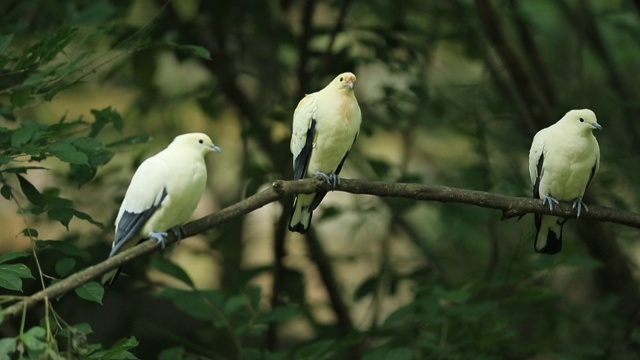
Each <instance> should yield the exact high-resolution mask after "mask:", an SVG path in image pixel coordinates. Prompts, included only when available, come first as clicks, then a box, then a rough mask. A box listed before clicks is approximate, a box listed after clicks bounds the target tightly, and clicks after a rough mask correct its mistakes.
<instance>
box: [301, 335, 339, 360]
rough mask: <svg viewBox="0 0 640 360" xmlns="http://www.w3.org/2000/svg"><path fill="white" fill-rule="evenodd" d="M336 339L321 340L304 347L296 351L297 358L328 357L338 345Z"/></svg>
mask: <svg viewBox="0 0 640 360" xmlns="http://www.w3.org/2000/svg"><path fill="white" fill-rule="evenodd" d="M336 343H337V342H336V340H321V341H316V342H314V343H312V344H310V345H307V346H304V347H302V348H301V349H300V350H298V351H297V352H296V358H300V359H320V358H327V355H329V354H331V353H332V352H333V351H332V350H333V348H334V347H335V345H336Z"/></svg>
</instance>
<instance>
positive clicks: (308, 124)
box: [291, 92, 318, 180]
mask: <svg viewBox="0 0 640 360" xmlns="http://www.w3.org/2000/svg"><path fill="white" fill-rule="evenodd" d="M317 94H318V93H317V92H316V93H313V94H309V95H307V96H305V97H304V98H302V100H300V102H299V103H298V107H296V110H295V111H294V113H293V129H292V133H291V153H292V154H293V172H294V174H293V178H294V179H296V180H298V179H302V178H304V177H305V176H306V175H307V168H308V166H309V159H310V158H311V153H312V151H313V141H314V140H315V133H316V115H317V109H318V102H317V99H316V95H317Z"/></svg>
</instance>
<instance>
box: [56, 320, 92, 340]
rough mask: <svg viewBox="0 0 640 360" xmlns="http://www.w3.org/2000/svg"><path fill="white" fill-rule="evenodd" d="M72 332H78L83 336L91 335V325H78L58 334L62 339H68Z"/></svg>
mask: <svg viewBox="0 0 640 360" xmlns="http://www.w3.org/2000/svg"><path fill="white" fill-rule="evenodd" d="M73 332H79V333H82V334H85V335H89V334H93V329H92V328H91V324H89V323H79V324H75V325H72V326H69V327H66V328H64V329H62V330H60V332H59V333H58V334H59V335H61V336H64V337H69V336H71V333H73Z"/></svg>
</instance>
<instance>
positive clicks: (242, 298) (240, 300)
mask: <svg viewBox="0 0 640 360" xmlns="http://www.w3.org/2000/svg"><path fill="white" fill-rule="evenodd" d="M247 305H248V301H247V296H246V295H245V294H237V295H234V296H232V297H230V298H229V299H228V300H227V301H226V302H225V304H224V314H225V315H227V316H229V315H233V314H235V313H236V312H238V311H239V310H246V309H247Z"/></svg>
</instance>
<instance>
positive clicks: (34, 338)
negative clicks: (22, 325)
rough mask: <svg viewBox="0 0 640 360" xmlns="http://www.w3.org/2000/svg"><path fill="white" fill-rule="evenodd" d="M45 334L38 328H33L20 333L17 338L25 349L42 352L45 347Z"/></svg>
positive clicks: (43, 330)
mask: <svg viewBox="0 0 640 360" xmlns="http://www.w3.org/2000/svg"><path fill="white" fill-rule="evenodd" d="M46 334H47V332H46V331H45V329H43V328H41V327H40V326H35V327H32V328H31V329H29V330H28V331H26V332H24V333H22V334H21V335H20V336H19V338H20V341H22V343H23V344H25V346H26V347H27V349H29V350H31V351H36V352H37V351H42V350H44V349H45V348H46V347H47V341H46V339H45V335H46Z"/></svg>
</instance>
